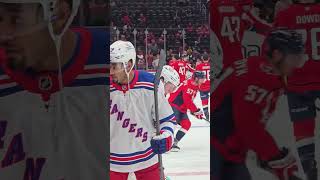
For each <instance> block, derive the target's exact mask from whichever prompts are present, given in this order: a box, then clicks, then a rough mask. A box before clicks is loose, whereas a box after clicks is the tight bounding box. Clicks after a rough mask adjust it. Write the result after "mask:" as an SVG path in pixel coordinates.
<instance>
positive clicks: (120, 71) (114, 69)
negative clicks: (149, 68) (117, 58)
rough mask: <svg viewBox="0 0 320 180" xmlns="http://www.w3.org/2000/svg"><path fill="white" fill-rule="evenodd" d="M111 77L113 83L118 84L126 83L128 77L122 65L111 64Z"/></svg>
mask: <svg viewBox="0 0 320 180" xmlns="http://www.w3.org/2000/svg"><path fill="white" fill-rule="evenodd" d="M110 77H111V78H112V81H113V82H115V83H118V84H122V83H123V82H125V81H126V80H127V79H128V77H127V74H126V72H125V68H124V66H123V64H122V63H111V65H110Z"/></svg>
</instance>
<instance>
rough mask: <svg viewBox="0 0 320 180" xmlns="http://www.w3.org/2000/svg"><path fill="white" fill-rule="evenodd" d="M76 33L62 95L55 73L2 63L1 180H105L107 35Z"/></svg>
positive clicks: (91, 31) (100, 32)
mask: <svg viewBox="0 0 320 180" xmlns="http://www.w3.org/2000/svg"><path fill="white" fill-rule="evenodd" d="M74 31H75V32H76V33H77V37H78V39H77V47H76V49H75V51H74V56H73V58H72V59H71V60H70V63H68V64H66V65H65V66H64V67H63V85H64V88H63V89H62V90H60V91H59V86H58V77H57V73H56V72H44V73H41V74H36V75H33V76H31V75H30V74H23V73H16V72H13V71H11V70H10V69H8V68H7V66H6V62H5V60H3V61H1V66H0V106H1V108H0V179H1V180H62V179H63V180H75V179H76V180H89V179H90V180H91V179H92V180H93V179H107V173H106V165H105V160H106V152H108V143H107V140H106V139H107V138H106V136H107V135H106V133H107V132H108V130H109V127H108V126H107V124H108V122H107V117H106V105H107V103H106V100H107V88H109V87H108V86H107V83H108V81H109V78H107V59H109V56H107V53H106V50H108V49H109V48H108V46H109V45H108V43H109V35H108V33H107V32H106V30H98V29H90V30H87V29H75V30H74ZM0 59H1V58H0Z"/></svg>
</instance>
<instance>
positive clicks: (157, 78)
mask: <svg viewBox="0 0 320 180" xmlns="http://www.w3.org/2000/svg"><path fill="white" fill-rule="evenodd" d="M165 64H166V53H165V51H164V50H161V51H160V58H159V63H158V67H157V72H156V75H155V81H154V107H155V122H156V130H157V135H160V120H159V104H158V86H159V83H160V75H161V71H162V68H163V66H164V65H165ZM158 160H159V170H160V180H164V172H163V164H162V155H161V154H158Z"/></svg>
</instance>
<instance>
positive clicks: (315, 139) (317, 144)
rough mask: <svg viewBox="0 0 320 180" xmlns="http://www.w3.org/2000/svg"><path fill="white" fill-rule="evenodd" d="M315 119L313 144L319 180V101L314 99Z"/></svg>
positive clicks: (319, 178) (319, 179)
mask: <svg viewBox="0 0 320 180" xmlns="http://www.w3.org/2000/svg"><path fill="white" fill-rule="evenodd" d="M314 104H315V108H316V117H315V128H314V134H315V138H314V144H315V161H316V165H317V179H318V180H320V166H319V164H320V142H319V141H320V131H319V130H320V99H319V98H316V100H315V102H314Z"/></svg>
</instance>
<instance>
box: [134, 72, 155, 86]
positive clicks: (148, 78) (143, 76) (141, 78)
mask: <svg viewBox="0 0 320 180" xmlns="http://www.w3.org/2000/svg"><path fill="white" fill-rule="evenodd" d="M154 78H155V76H154V75H153V74H151V73H149V72H146V71H138V81H137V83H138V82H145V83H151V84H153V82H154Z"/></svg>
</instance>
